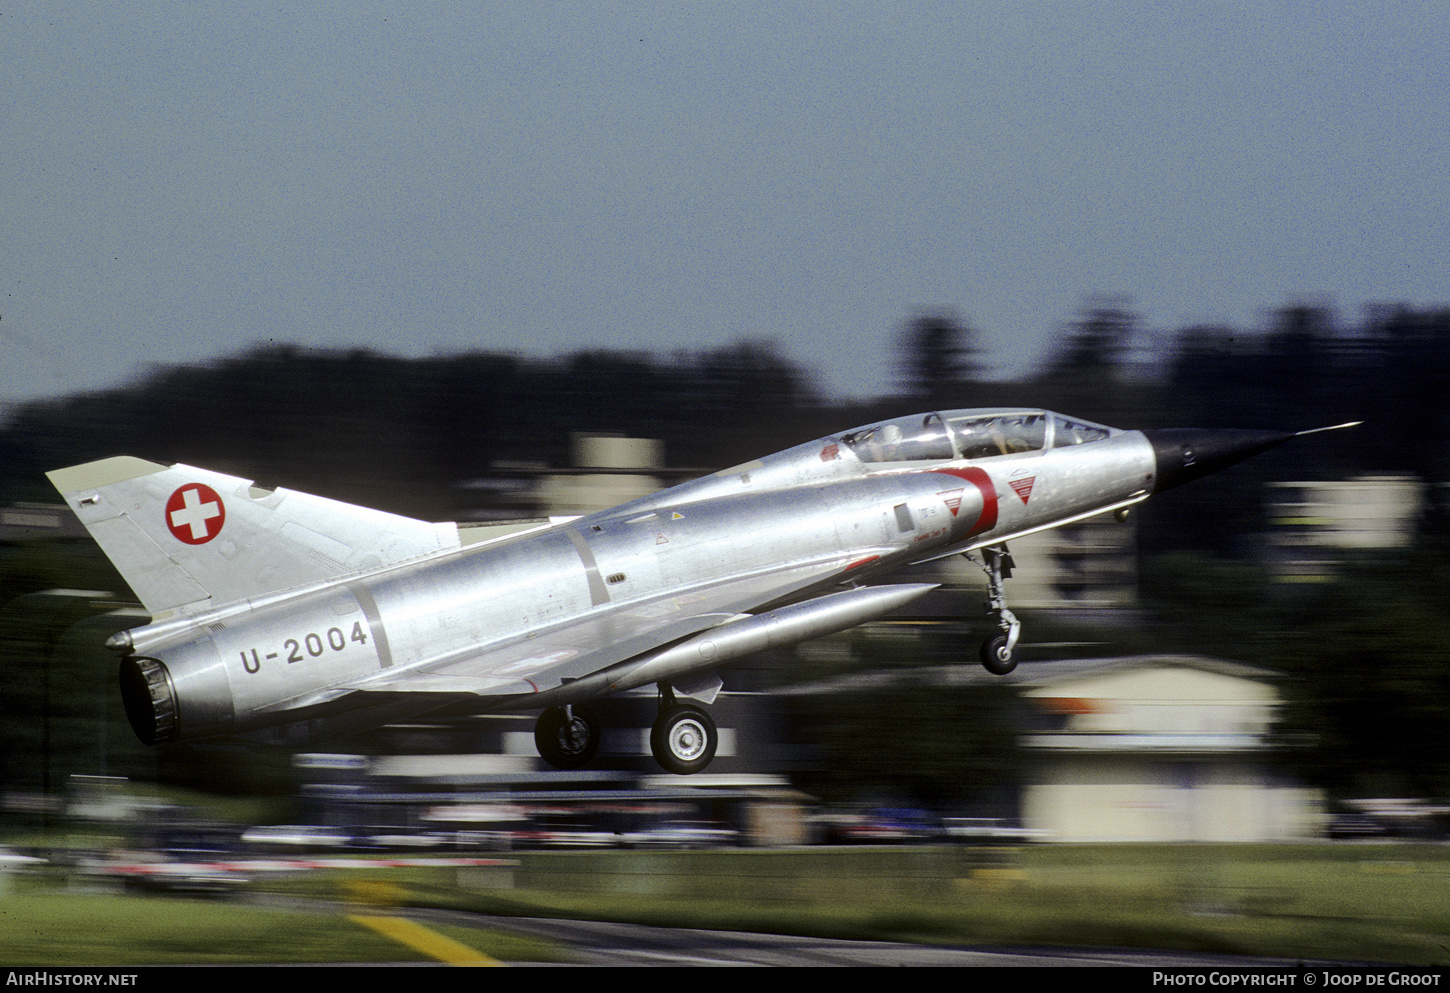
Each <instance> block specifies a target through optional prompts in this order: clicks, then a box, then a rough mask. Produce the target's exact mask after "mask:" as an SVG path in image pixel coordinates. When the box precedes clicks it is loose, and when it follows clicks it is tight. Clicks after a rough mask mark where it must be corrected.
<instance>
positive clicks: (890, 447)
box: [841, 414, 955, 462]
mask: <svg viewBox="0 0 1450 993" xmlns="http://www.w3.org/2000/svg"><path fill="white" fill-rule="evenodd" d="M841 441H842V442H844V443H845V444H846V445H847V446H848V447H849V448H850V449H851V451H853V452H855V453H856V457H857V458H859V459H860V460H861V461H862V462H924V461H938V462H939V461H944V460H947V459H951V458H954V457H955V455H954V453H953V452H952V443H951V440H950V439H949V438H948V435H947V427H946V424H944V423H943V422H942V419H941V415H940V414H924V415H918V416H915V417H901V418H898V419H896V420H894V421H886V422H883V423H881V424H874V425H872V426H871V427H866V428H860V429H858V430H856V431H852V432H850V433H848V434H843V435H841Z"/></svg>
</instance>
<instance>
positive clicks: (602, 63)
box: [0, 0, 1450, 403]
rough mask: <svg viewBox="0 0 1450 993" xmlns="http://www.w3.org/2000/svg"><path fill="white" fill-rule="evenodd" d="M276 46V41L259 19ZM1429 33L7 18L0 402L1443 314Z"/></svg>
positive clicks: (838, 6)
mask: <svg viewBox="0 0 1450 993" xmlns="http://www.w3.org/2000/svg"><path fill="white" fill-rule="evenodd" d="M279 8H280V9H279ZM1443 25H1444V9H1443V7H1439V6H1438V5H1435V4H1430V3H1398V2H1394V0H1390V2H1387V3H1382V4H1378V5H1373V6H1368V7H1366V6H1364V5H1360V4H1338V3H1329V4H1318V5H1308V6H1306V5H1303V4H1295V3H1275V2H1258V3H1190V4H1162V3H1134V2H1117V3H1094V2H1076V3H1072V4H1047V3H1043V4H1034V3H1026V4H986V3H973V2H961V3H907V2H891V0H885V2H878V3H870V4H867V3H750V2H745V3H730V4H725V3H703V2H702V3H642V2H618V3H549V2H534V3H528V4H522V3H513V2H509V3H489V2H476V3H408V4H401V3H396V4H395V3H373V4H370V3H311V4H278V3H271V4H257V3H248V2H228V3H200V2H198V3H184V4H164V5H163V4H127V3H99V2H85V0H71V2H66V3H49V2H33V3H17V4H10V5H6V6H5V7H3V8H0V64H3V65H4V66H5V73H4V77H3V81H0V93H3V99H0V127H3V133H4V135H5V136H6V141H5V144H4V152H3V155H0V170H3V171H0V277H3V279H4V284H5V285H4V292H3V294H0V403H4V402H13V401H16V400H24V399H30V398H35V397H43V396H51V395H56V394H61V393H67V392H73V391H78V390H85V389H95V388H102V387H109V386H115V385H120V384H122V383H125V382H127V381H129V380H131V379H134V378H135V377H136V376H138V375H141V374H143V373H144V372H145V371H146V369H147V368H148V367H149V366H151V365H153V364H156V363H171V362H204V361H207V360H209V359H212V358H216V357H219V356H222V355H227V354H233V353H236V352H238V351H241V350H244V349H246V348H248V347H249V346H251V345H254V344H257V343H262V342H268V341H279V342H282V341H285V342H295V343H300V344H303V345H309V346H316V347H320V348H349V347H359V346H360V347H368V348H373V349H376V350H379V351H384V352H388V353H392V354H398V355H412V356H420V355H431V354H439V353H443V354H446V353H450V352H458V351H465V350H472V349H482V350H491V351H517V352H521V353H523V354H527V355H534V356H546V355H553V354H559V353H565V352H569V351H573V350H578V349H583V348H613V349H626V350H649V351H655V352H660V353H664V354H668V353H671V352H674V351H677V350H686V351H698V350H705V349H710V348H715V347H720V346H723V345H727V344H730V343H732V342H735V341H738V340H742V339H752V340H767V341H773V342H775V343H777V345H778V346H779V347H780V349H781V351H782V352H783V353H784V354H786V355H787V356H789V357H791V358H793V359H795V360H797V361H799V362H801V363H802V364H804V365H806V366H807V367H809V368H810V369H812V370H813V371H814V372H816V373H817V376H818V383H819V385H820V386H821V387H822V388H823V389H824V390H825V391H826V392H827V393H829V394H832V395H837V396H866V395H872V394H875V393H877V392H880V391H883V390H886V389H888V388H889V387H890V385H891V384H892V382H893V378H894V371H895V368H896V356H895V354H894V351H893V348H894V340H895V335H896V332H897V329H898V328H899V327H900V326H901V324H902V323H903V322H904V321H905V320H906V319H907V318H908V317H909V316H910V315H911V314H913V313H914V312H916V311H917V310H919V309H923V308H925V309H940V308H951V309H955V310H956V311H957V312H958V313H959V314H960V315H961V316H962V318H963V319H964V320H966V321H968V322H969V323H971V324H972V325H973V326H974V327H976V328H977V329H979V331H980V332H981V333H982V336H983V341H984V343H985V344H986V345H987V346H988V348H989V352H988V355H987V356H986V358H987V359H988V362H989V364H990V365H991V366H992V367H993V368H994V369H995V370H996V371H997V372H998V373H1000V374H1003V375H1006V374H1014V373H1017V372H1021V371H1023V370H1024V369H1026V368H1028V367H1030V366H1031V364H1032V363H1034V362H1035V361H1038V360H1040V359H1041V358H1042V357H1043V356H1044V355H1045V354H1046V353H1047V351H1048V350H1049V349H1050V348H1051V345H1052V340H1053V336H1054V335H1055V334H1057V333H1059V332H1060V330H1061V328H1062V326H1063V325H1064V323H1065V322H1067V321H1069V320H1070V319H1071V318H1072V315H1073V313H1074V312H1075V311H1076V309H1077V308H1078V307H1079V306H1080V304H1081V303H1082V301H1083V300H1084V299H1085V298H1087V297H1088V296H1091V295H1104V296H1113V297H1117V298H1122V299H1126V300H1127V301H1130V303H1131V305H1132V307H1133V308H1134V309H1135V310H1136V311H1137V312H1138V313H1139V314H1140V315H1141V317H1142V320H1143V323H1144V326H1145V327H1146V328H1147V329H1148V330H1149V331H1150V332H1152V333H1153V334H1154V335H1155V336H1157V337H1158V338H1159V339H1160V340H1163V339H1165V338H1166V336H1167V335H1168V333H1169V332H1171V331H1172V330H1174V329H1177V328H1179V327H1182V326H1183V325H1185V324H1188V323H1192V322H1221V323H1229V324H1233V325H1235V326H1238V327H1241V328H1245V329H1251V328H1255V327H1259V326H1262V325H1263V323H1264V321H1265V311H1266V310H1267V309H1270V308H1273V307H1276V306H1280V305H1283V304H1285V303H1288V302H1298V301H1310V302H1323V303H1328V304H1332V305H1335V306H1337V307H1338V308H1339V309H1340V311H1341V312H1342V313H1343V314H1344V315H1345V316H1346V319H1353V318H1354V317H1355V316H1356V314H1357V311H1358V308H1359V307H1360V306H1362V305H1365V304H1369V303H1375V302H1381V301H1404V302H1409V303H1414V304H1419V305H1426V306H1428V305H1436V304H1442V303H1447V302H1450V289H1447V286H1446V273H1447V272H1450V265H1447V261H1450V259H1447V255H1450V225H1447V223H1446V209H1447V208H1446V205H1447V204H1450V189H1447V185H1450V168H1447V167H1446V163H1447V161H1450V156H1447V151H1450V149H1447V145H1450V120H1447V117H1450V92H1447V90H1450V65H1447V62H1450V58H1447V55H1446V54H1445V53H1446V52H1447V51H1450V46H1447V45H1446V39H1445V37H1444V26H1443Z"/></svg>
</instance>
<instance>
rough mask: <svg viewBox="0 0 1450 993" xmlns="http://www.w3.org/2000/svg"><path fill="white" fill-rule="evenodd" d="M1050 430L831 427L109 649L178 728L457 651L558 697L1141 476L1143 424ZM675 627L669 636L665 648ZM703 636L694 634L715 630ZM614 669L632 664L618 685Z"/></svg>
mask: <svg viewBox="0 0 1450 993" xmlns="http://www.w3.org/2000/svg"><path fill="white" fill-rule="evenodd" d="M944 413H945V415H946V416H947V418H948V419H949V420H950V418H951V416H952V415H953V414H964V413H968V412H944ZM930 416H937V415H930ZM908 420H909V419H906V418H903V419H902V422H903V423H905V422H906V421H908ZM1062 430H1065V428H1063V427H1061V426H1059V427H1057V428H1052V427H1049V428H1047V429H1046V431H1047V434H1046V436H1045V438H1044V439H1042V446H1041V447H1040V448H1039V449H1037V450H1035V451H1028V452H1016V453H1008V454H997V455H988V456H985V457H982V456H980V454H979V455H978V457H975V458H965V457H962V455H961V452H962V449H961V448H960V447H959V448H957V449H956V450H955V451H953V452H952V455H953V457H950V458H942V459H919V458H905V459H894V458H892V457H890V456H889V455H888V456H887V457H879V456H878V457H876V458H875V459H874V460H873V459H870V458H863V457H862V456H861V454H860V452H858V451H857V450H856V449H855V448H853V447H852V445H851V444H850V443H848V442H847V440H846V439H848V438H850V437H852V436H853V435H852V433H850V432H848V433H847V434H844V435H840V436H834V437H830V438H825V439H822V440H820V441H815V442H811V443H809V444H805V445H800V446H798V447H796V448H792V449H789V450H787V451H784V452H781V453H779V454H776V455H773V456H770V457H768V458H765V459H762V460H760V461H757V462H752V463H749V464H746V465H741V466H736V467H734V468H731V469H728V470H724V471H722V472H718V473H715V474H713V475H710V476H706V477H703V478H701V479H697V480H694V481H691V482H688V483H684V484H682V485H680V486H676V487H673V488H671V489H668V490H664V491H661V492H659V493H656V494H653V495H651V496H648V497H644V498H641V499H638V500H634V501H632V502H630V503H626V504H624V505H622V506H619V507H615V508H613V509H611V510H607V511H602V512H599V513H596V514H591V515H589V516H587V517H582V518H578V519H575V520H572V521H569V522H567V523H557V524H553V525H549V526H545V527H542V528H540V529H538V530H535V531H532V532H528V533H524V534H522V535H518V536H514V537H510V538H507V539H502V540H497V541H484V542H479V543H476V544H465V545H464V546H463V547H461V548H459V549H456V550H452V551H447V552H443V553H438V554H435V555H432V556H427V557H422V558H418V559H414V560H411V561H406V562H403V563H400V564H395V565H391V566H387V567H382V568H378V569H375V570H373V571H363V572H358V573H355V574H352V575H347V576H342V577H340V578H338V579H336V580H335V581H332V582H326V583H322V582H319V583H313V584H312V585H311V586H307V587H303V588H300V589H294V590H287V591H284V592H280V593H277V594H275V595H270V596H266V597H259V598H256V599H253V600H248V601H246V602H242V603H233V604H230V605H225V606H223V607H219V608H217V609H216V610H214V611H211V612H209V613H200V614H197V615H195V616H190V617H187V618H185V621H184V623H182V622H179V621H174V622H162V623H158V624H154V625H151V626H148V627H146V628H140V629H136V630H134V631H132V632H131V634H130V638H131V642H130V645H129V646H128V647H129V648H130V650H131V651H132V652H133V653H134V654H135V655H137V656H144V657H151V658H155V659H159V660H161V661H162V662H163V663H164V665H165V668H166V670H167V672H168V673H169V675H170V679H171V682H172V684H173V687H174V693H175V697H176V699H177V701H178V710H179V723H180V728H181V732H180V737H183V738H196V737H207V736H213V735H224V734H230V733H237V732H244V731H248V730H252V729H257V728H262V727H266V726H269V725H276V724H282V723H289V722H292V721H296V720H300V719H305V718H308V717H312V716H318V715H324V714H327V713H329V712H332V711H340V710H346V709H349V708H352V707H355V706H358V705H360V704H361V703H363V702H364V701H363V695H359V694H358V693H357V692H356V691H357V688H358V687H359V686H360V685H362V686H363V687H364V688H365V687H366V686H367V684H368V681H375V682H377V683H378V684H379V685H381V686H384V687H386V684H387V682H388V681H389V680H395V679H397V678H399V677H400V676H402V675H404V674H408V675H416V676H417V677H419V678H420V679H424V680H426V679H427V678H429V677H430V674H440V673H446V672H447V671H448V667H449V666H450V665H452V664H454V663H457V662H459V661H460V660H465V659H468V658H471V657H475V656H488V657H494V656H496V657H497V658H498V660H499V661H498V664H497V666H496V668H495V669H494V670H493V671H491V672H489V673H488V674H487V678H488V679H489V680H491V681H492V682H491V683H490V684H489V689H488V692H487V693H480V692H478V688H477V686H476V685H475V686H474V688H473V689H472V690H471V692H472V693H473V694H474V697H475V698H476V699H477V703H478V708H479V709H489V708H507V709H515V708H517V709H530V708H534V707H541V706H545V705H550V706H552V705H557V704H561V703H568V702H578V701H581V700H584V699H587V698H589V697H591V696H596V695H599V693H601V692H615V691H618V690H619V689H624V688H627V687H628V686H630V685H640V683H641V681H645V680H647V681H651V682H652V681H656V680H659V679H668V678H678V677H680V676H682V675H685V674H688V673H689V672H692V671H695V672H698V671H703V670H707V669H710V668H713V667H714V666H717V665H719V664H720V663H721V661H722V658H721V657H720V656H719V655H712V654H710V652H706V651H705V650H704V649H703V648H701V650H700V651H698V652H694V643H693V642H691V641H690V639H692V638H701V637H703V636H702V635H701V634H700V632H702V631H705V630H710V631H713V632H722V633H723V634H722V639H724V640H720V643H721V644H730V643H731V642H730V641H729V639H730V637H731V634H730V628H729V625H731V624H742V623H744V622H746V621H747V620H748V617H747V616H746V615H751V614H760V613H762V612H767V611H771V610H776V609H779V608H784V607H789V606H791V605H802V604H804V605H806V606H803V607H797V608H796V611H795V613H793V614H790V613H783V614H782V618H783V621H782V626H781V628H780V630H781V631H782V632H784V633H783V634H780V635H778V636H777V641H779V640H784V641H785V642H786V643H789V640H790V639H791V638H795V640H800V638H802V637H814V636H816V635H817V634H819V633H821V632H822V631H826V630H839V629H840V628H842V627H846V626H849V625H850V624H855V623H860V622H861V621H864V620H869V619H872V618H873V617H875V616H879V615H880V614H881V613H884V612H885V611H887V610H889V609H892V607H893V606H894V605H895V602H894V601H891V600H890V599H889V598H885V599H883V598H880V597H877V598H874V599H868V598H867V597H866V596H862V597H861V598H860V599H859V601H858V600H853V599H852V598H850V597H843V598H841V599H838V600H834V601H832V602H831V606H829V607H827V606H825V601H821V603H822V606H821V607H819V609H817V608H816V607H815V606H814V604H813V601H815V600H817V599H819V598H821V597H824V596H827V595H830V594H838V595H839V594H840V593H841V592H842V591H849V590H852V589H854V588H856V587H858V586H865V585H869V584H870V583H872V582H873V581H876V580H878V579H880V578H881V577H882V576H884V575H885V574H887V573H890V572H892V571H894V570H896V569H899V568H901V567H902V566H905V565H909V564H912V563H917V562H923V561H928V560H930V559H934V558H939V557H943V556H945V555H949V554H954V553H956V552H961V551H967V550H970V549H972V548H977V547H981V546H984V545H989V544H995V543H998V542H1001V541H1003V540H1006V539H1008V538H1011V537H1013V536H1016V535H1021V534H1023V533H1028V532H1031V531H1035V530H1040V529H1043V528H1046V527H1050V526H1054V525H1056V524H1060V523H1065V522H1067V521H1070V520H1073V519H1076V518H1081V517H1086V516H1090V515H1093V514H1097V513H1101V512H1104V511H1109V510H1114V509H1117V508H1120V507H1124V506H1127V505H1129V504H1132V503H1135V502H1137V501H1138V500H1141V499H1143V498H1144V497H1145V496H1147V495H1148V494H1149V493H1150V492H1152V491H1153V489H1154V482H1155V473H1156V471H1157V468H1156V465H1155V456H1154V449H1153V446H1152V445H1151V444H1150V443H1149V441H1148V440H1147V439H1146V438H1145V437H1144V435H1143V434H1142V433H1140V432H1137V431H1117V430H1111V429H1101V430H1102V431H1103V435H1102V436H1101V437H1094V438H1093V439H1092V440H1091V443H1082V444H1057V445H1055V444H1054V439H1055V436H1054V431H1062ZM860 434H861V432H856V433H855V435H856V436H859V435H860ZM1056 440H1058V441H1059V442H1060V441H1061V440H1062V439H1060V438H1058V439H1056ZM857 448H860V446H859V445H858V446H857ZM861 451H864V448H862V449H861ZM790 570H796V572H794V573H790ZM782 572H786V573H790V574H792V575H794V574H799V575H809V576H811V577H812V578H811V580H810V582H809V583H807V584H806V585H804V586H796V587H794V588H792V589H790V591H789V592H788V593H786V594H783V595H780V596H776V597H774V598H770V599H765V600H761V601H760V602H755V603H749V604H744V603H741V604H736V605H734V606H731V607H729V608H728V609H726V608H722V609H721V611H720V612H719V613H718V615H701V614H700V613H699V612H697V611H691V610H689V609H682V608H684V607H686V606H687V605H688V604H689V603H690V601H691V598H692V597H696V596H697V595H698V594H699V593H700V592H701V591H705V590H718V589H720V588H721V587H722V584H725V585H726V586H727V587H728V585H729V584H730V583H732V582H734V581H736V580H738V581H739V582H740V584H741V588H746V587H747V586H749V584H750V583H752V582H755V583H756V585H757V586H758V587H760V588H762V589H763V588H765V586H767V585H768V584H766V583H764V582H763V581H758V580H757V579H756V578H754V577H761V576H768V575H775V574H780V573H782ZM702 616H703V617H704V619H703V620H702V619H701V618H702ZM647 620H655V621H657V623H653V624H647V623H644V621H647ZM611 625H623V626H628V628H629V631H630V632H633V631H636V630H638V631H639V632H641V633H640V634H638V635H637V636H636V635H633V634H628V633H626V636H625V637H623V638H622V640H621V645H622V647H621V648H620V651H619V653H618V658H617V660H614V661H611V662H610V664H609V666H607V667H606V668H608V669H609V670H610V671H611V672H617V673H619V674H621V675H620V678H615V677H614V676H611V675H604V676H599V675H597V673H598V671H599V667H598V664H597V660H593V658H592V657H591V656H589V655H588V653H587V652H585V651H584V647H585V643H586V642H588V641H589V640H590V639H591V638H596V639H600V638H604V637H605V636H606V634H607V633H608V632H609V631H610V627H611ZM672 625H674V626H673V627H672ZM756 627H757V628H758V629H759V630H760V631H764V630H765V628H764V626H763V624H757V625H756ZM622 629H623V628H621V630H622ZM739 630H740V631H741V632H742V633H741V634H740V636H739V637H736V638H735V639H734V641H735V643H738V645H739V646H743V647H739V648H735V649H731V650H730V651H733V652H735V654H731V655H728V656H727V657H726V658H724V659H723V661H728V659H729V658H730V657H738V654H739V653H740V652H743V651H745V650H747V649H748V648H750V647H751V646H757V647H758V646H759V645H760V644H764V643H765V642H761V641H759V640H758V638H757V640H754V641H752V640H750V638H749V637H746V634H747V633H749V632H747V629H744V628H741V629H739ZM646 631H648V632H649V634H648V635H646V634H645V633H644V632H646ZM566 632H573V633H575V635H574V642H570V641H569V638H567V637H565V636H564V635H565V633H566ZM796 635H799V637H796ZM751 636H752V637H753V636H754V635H753V634H752V635H751ZM763 636H764V635H762V637H763ZM630 638H636V642H637V643H636V642H631V641H630ZM561 639H562V640H561ZM717 640H718V639H717ZM575 642H577V644H575ZM705 643H706V642H701V644H702V645H703V644H705ZM680 644H685V645H687V647H688V648H689V650H688V651H676V652H674V654H673V655H672V654H670V650H671V646H678V645H680ZM708 644H710V645H711V646H712V647H711V652H713V651H714V646H715V644H716V641H709V642H708ZM534 645H537V646H539V650H538V651H532V650H531V646H534ZM633 648H637V649H638V650H637V651H634V650H632V649H633ZM692 652H694V654H691V653H692ZM570 653H574V655H571V654H570ZM575 655H577V657H578V659H579V665H578V667H576V668H571V664H570V663H571V659H572V658H574V657H575ZM677 657H678V660H676V659H677ZM631 667H632V668H631ZM626 670H629V671H632V672H635V673H637V674H642V675H636V677H635V681H633V682H631V681H629V680H627V679H624V678H623V675H622V674H624V673H625V672H626ZM590 677H594V678H590ZM437 679H438V683H437V690H436V692H437V696H436V697H432V696H430V695H429V694H428V693H427V692H424V693H418V692H412V693H409V694H407V695H406V699H404V698H403V697H402V696H400V697H399V698H398V701H396V702H398V704H399V706H400V707H402V708H403V709H404V710H411V711H418V712H421V711H426V710H428V709H433V708H435V707H437V706H441V705H443V704H444V703H453V702H456V694H454V693H453V687H452V685H451V684H450V683H449V681H448V679H447V678H445V677H444V676H442V675H438V676H437ZM475 682H476V681H475ZM366 703H367V705H369V706H372V705H377V704H378V703H379V698H378V697H377V696H369V697H367V699H366Z"/></svg>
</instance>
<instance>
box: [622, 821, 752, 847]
mask: <svg viewBox="0 0 1450 993" xmlns="http://www.w3.org/2000/svg"><path fill="white" fill-rule="evenodd" d="M739 838H740V833H739V832H738V831H735V830H733V829H731V828H727V827H721V826H720V825H718V824H714V823H712V822H709V821H668V822H666V823H663V824H656V825H653V826H651V827H646V828H644V829H642V830H639V831H631V832H628V833H626V834H625V835H623V837H622V843H623V844H624V845H625V846H626V847H629V848H720V847H724V846H727V845H734V844H736V843H737V841H738V840H739Z"/></svg>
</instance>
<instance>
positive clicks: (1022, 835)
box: [942, 817, 1050, 844]
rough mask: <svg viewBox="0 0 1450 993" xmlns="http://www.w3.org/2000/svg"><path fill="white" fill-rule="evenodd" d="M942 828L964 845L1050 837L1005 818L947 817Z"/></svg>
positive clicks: (1037, 839)
mask: <svg viewBox="0 0 1450 993" xmlns="http://www.w3.org/2000/svg"><path fill="white" fill-rule="evenodd" d="M942 828H943V831H944V832H945V834H946V836H947V837H948V838H950V839H951V840H952V841H957V842H962V843H964V844H970V843H972V842H984V841H985V842H1007V843H1011V844H1020V843H1023V842H1028V841H1042V840H1044V839H1046V838H1048V837H1049V836H1050V832H1047V831H1042V830H1039V829H1034V828H1025V827H1022V826H1021V825H1020V824H1015V823H1013V822H1012V821H1009V820H1007V819H1006V818H1003V817H947V818H945V819H943V821H942Z"/></svg>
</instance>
